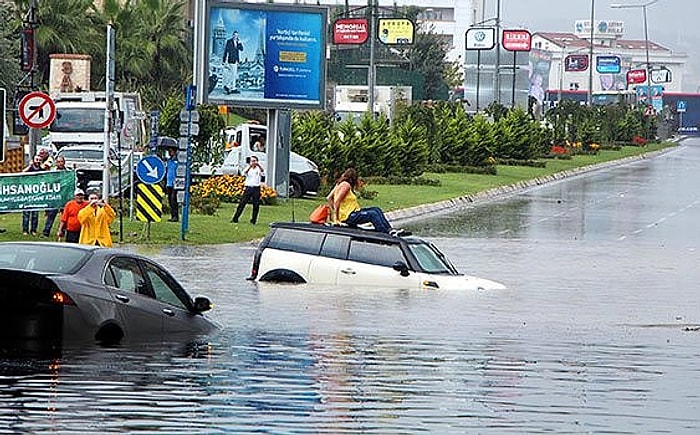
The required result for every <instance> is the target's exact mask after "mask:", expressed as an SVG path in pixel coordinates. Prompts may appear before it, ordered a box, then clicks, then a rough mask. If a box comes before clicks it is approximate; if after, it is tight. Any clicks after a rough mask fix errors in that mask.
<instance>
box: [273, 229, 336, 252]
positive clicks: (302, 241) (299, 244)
mask: <svg viewBox="0 0 700 435" xmlns="http://www.w3.org/2000/svg"><path fill="white" fill-rule="evenodd" d="M323 237H324V234H323V233H316V232H312V231H296V230H288V229H285V228H278V229H277V230H276V231H275V233H274V234H273V235H272V237H271V238H270V242H269V243H268V245H267V247H268V248H274V249H281V250H283V251H293V252H299V253H302V254H313V255H318V253H319V252H320V250H321V243H322V242H323Z"/></svg>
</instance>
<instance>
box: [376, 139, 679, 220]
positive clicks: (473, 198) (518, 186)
mask: <svg viewBox="0 0 700 435" xmlns="http://www.w3.org/2000/svg"><path fill="white" fill-rule="evenodd" d="M677 149H678V148H677V147H669V148H664V149H662V150H658V151H652V152H649V153H644V154H639V155H636V156H630V157H625V158H623V159H619V160H611V161H609V162H603V163H598V164H595V165H589V166H581V167H580V168H574V169H569V170H566V171H562V172H557V173H554V174H551V175H547V176H544V177H537V178H534V179H532V180H527V181H520V182H518V183H515V184H509V185H506V186H499V187H494V188H493V189H489V190H485V191H483V192H478V193H475V194H471V195H465V196H460V197H458V198H452V199H447V200H444V201H439V202H434V203H429V204H422V205H417V206H415V207H409V208H404V209H399V210H393V211H389V212H385V213H384V214H385V216H386V217H387V219H389V221H391V222H392V223H396V222H401V221H407V220H411V219H416V218H420V217H422V216H424V215H427V214H432V213H439V212H444V211H448V210H451V209H455V208H458V207H464V206H465V205H469V204H475V203H481V202H486V201H492V200H495V199H503V198H506V197H508V196H512V195H514V194H516V193H520V192H523V191H525V190H527V189H531V188H534V187H538V186H542V185H544V184H548V183H552V182H555V181H559V180H563V179H565V178H571V177H575V176H578V175H583V174H587V173H590V172H594V171H598V170H601V169H607V168H611V167H615V166H622V165H626V164H629V163H633V162H637V161H640V160H645V159H649V158H654V157H656V156H659V155H661V154H665V153H668V152H671V151H673V150H677Z"/></svg>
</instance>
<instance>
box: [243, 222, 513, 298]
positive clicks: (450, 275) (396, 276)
mask: <svg viewBox="0 0 700 435" xmlns="http://www.w3.org/2000/svg"><path fill="white" fill-rule="evenodd" d="M249 279H255V280H258V281H274V282H290V283H311V284H322V285H332V286H336V285H340V286H359V287H361V286H381V287H392V288H408V289H411V288H413V289H442V290H449V289H452V290H477V289H494V290H497V289H504V288H505V286H504V285H503V284H500V283H498V282H495V281H491V280H488V279H483V278H477V277H475V276H470V275H464V274H461V273H459V272H458V271H457V269H456V268H455V267H454V266H453V265H452V263H450V261H449V260H448V259H447V257H446V256H445V255H444V254H443V253H442V252H440V250H439V249H438V248H437V247H436V246H435V245H433V244H432V243H430V242H428V241H426V240H422V239H420V238H417V237H397V236H392V235H389V234H385V233H380V232H377V231H374V230H365V229H359V228H347V227H334V226H327V225H318V224H310V223H289V222H277V223H273V224H271V229H270V231H269V233H268V234H267V235H266V236H265V238H264V239H263V240H262V242H260V244H259V246H258V249H257V251H256V253H255V256H254V258H253V267H252V270H251V276H250V278H249Z"/></svg>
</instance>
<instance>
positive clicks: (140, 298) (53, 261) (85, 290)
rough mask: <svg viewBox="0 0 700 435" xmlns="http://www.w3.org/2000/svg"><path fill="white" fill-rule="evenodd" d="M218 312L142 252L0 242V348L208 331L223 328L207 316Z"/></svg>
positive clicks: (119, 340)
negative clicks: (27, 343) (27, 342)
mask: <svg viewBox="0 0 700 435" xmlns="http://www.w3.org/2000/svg"><path fill="white" fill-rule="evenodd" d="M211 307H212V304H211V302H210V301H209V299H208V298H206V297H203V296H199V297H196V298H194V299H193V298H192V297H191V296H190V295H189V294H188V293H187V292H186V291H185V289H184V288H183V287H182V285H180V284H179V283H178V282H177V280H176V279H175V278H173V276H172V275H171V274H170V273H169V272H168V271H167V270H166V269H164V268H163V267H162V266H160V265H158V264H157V263H155V262H153V261H152V260H150V259H148V258H145V257H142V256H140V255H136V254H131V253H127V252H122V251H120V250H117V249H107V248H100V247H96V246H86V245H77V244H71V243H50V242H7V243H0V345H2V344H5V343H17V342H21V341H23V340H41V341H46V342H52V343H54V344H61V343H63V342H68V341H71V342H72V341H92V342H97V343H101V344H115V343H119V342H122V341H124V340H132V339H138V338H146V337H150V338H156V339H157V338H163V339H167V338H168V337H169V336H171V335H176V334H181V333H195V334H200V333H208V332H211V331H213V330H214V329H216V325H215V324H214V323H213V322H212V321H211V320H209V319H207V318H206V317H205V316H203V315H202V313H203V312H205V311H207V310H209V309H211Z"/></svg>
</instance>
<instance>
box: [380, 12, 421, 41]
mask: <svg viewBox="0 0 700 435" xmlns="http://www.w3.org/2000/svg"><path fill="white" fill-rule="evenodd" d="M377 28H378V37H379V42H381V43H382V44H387V45H411V44H413V39H414V38H415V33H416V31H415V26H414V25H413V21H411V20H409V19H406V18H380V19H378V20H377Z"/></svg>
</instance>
